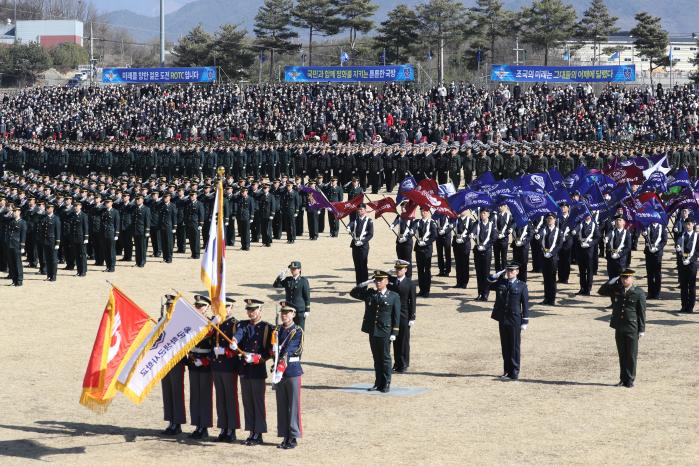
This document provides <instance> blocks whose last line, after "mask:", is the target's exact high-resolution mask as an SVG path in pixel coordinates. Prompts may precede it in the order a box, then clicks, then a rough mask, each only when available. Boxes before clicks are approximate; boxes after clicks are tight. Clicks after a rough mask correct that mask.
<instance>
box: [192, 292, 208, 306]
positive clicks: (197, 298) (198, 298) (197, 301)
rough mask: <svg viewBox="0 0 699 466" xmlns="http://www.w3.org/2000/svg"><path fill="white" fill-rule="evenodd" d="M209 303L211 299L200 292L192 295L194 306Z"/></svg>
mask: <svg viewBox="0 0 699 466" xmlns="http://www.w3.org/2000/svg"><path fill="white" fill-rule="evenodd" d="M210 304H211V300H210V299H209V298H208V297H206V296H204V295H202V294H195V295H194V305H195V306H208V305H210Z"/></svg>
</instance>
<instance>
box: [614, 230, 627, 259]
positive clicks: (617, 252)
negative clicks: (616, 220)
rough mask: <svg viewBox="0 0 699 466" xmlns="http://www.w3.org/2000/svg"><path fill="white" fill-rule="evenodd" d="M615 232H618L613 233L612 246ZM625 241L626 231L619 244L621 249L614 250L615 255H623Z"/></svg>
mask: <svg viewBox="0 0 699 466" xmlns="http://www.w3.org/2000/svg"><path fill="white" fill-rule="evenodd" d="M614 231H616V229H614V230H613V231H612V245H613V244H614ZM624 240H626V229H624V232H623V233H622V234H621V241H620V242H619V247H618V248H616V249H613V251H614V253H615V254H621V248H623V247H624Z"/></svg>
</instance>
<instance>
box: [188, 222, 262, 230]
mask: <svg viewBox="0 0 699 466" xmlns="http://www.w3.org/2000/svg"><path fill="white" fill-rule="evenodd" d="M250 223H252V220H250ZM197 230H201V225H199V226H198V227H197Z"/></svg>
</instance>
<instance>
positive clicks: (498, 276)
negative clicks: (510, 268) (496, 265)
mask: <svg viewBox="0 0 699 466" xmlns="http://www.w3.org/2000/svg"><path fill="white" fill-rule="evenodd" d="M506 270H507V269H502V270H501V271H499V272H498V273H496V274H495V275H494V277H495V278H500V277H501V276H502V274H503V273H505V271H506Z"/></svg>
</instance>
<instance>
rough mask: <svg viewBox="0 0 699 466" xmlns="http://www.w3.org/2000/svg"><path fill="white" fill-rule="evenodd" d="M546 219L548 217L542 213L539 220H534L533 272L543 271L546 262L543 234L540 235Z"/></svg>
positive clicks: (532, 243) (532, 244)
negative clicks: (542, 265)
mask: <svg viewBox="0 0 699 466" xmlns="http://www.w3.org/2000/svg"><path fill="white" fill-rule="evenodd" d="M545 219H546V217H545V216H544V215H542V216H541V217H539V218H538V220H533V221H532V226H533V228H532V233H533V235H534V241H532V242H531V249H532V273H541V264H542V263H543V262H544V253H543V252H542V251H541V236H540V235H539V232H540V231H541V229H542V228H543V227H544V225H545V223H544V220H545ZM522 270H523V269H522ZM520 272H521V270H520Z"/></svg>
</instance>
